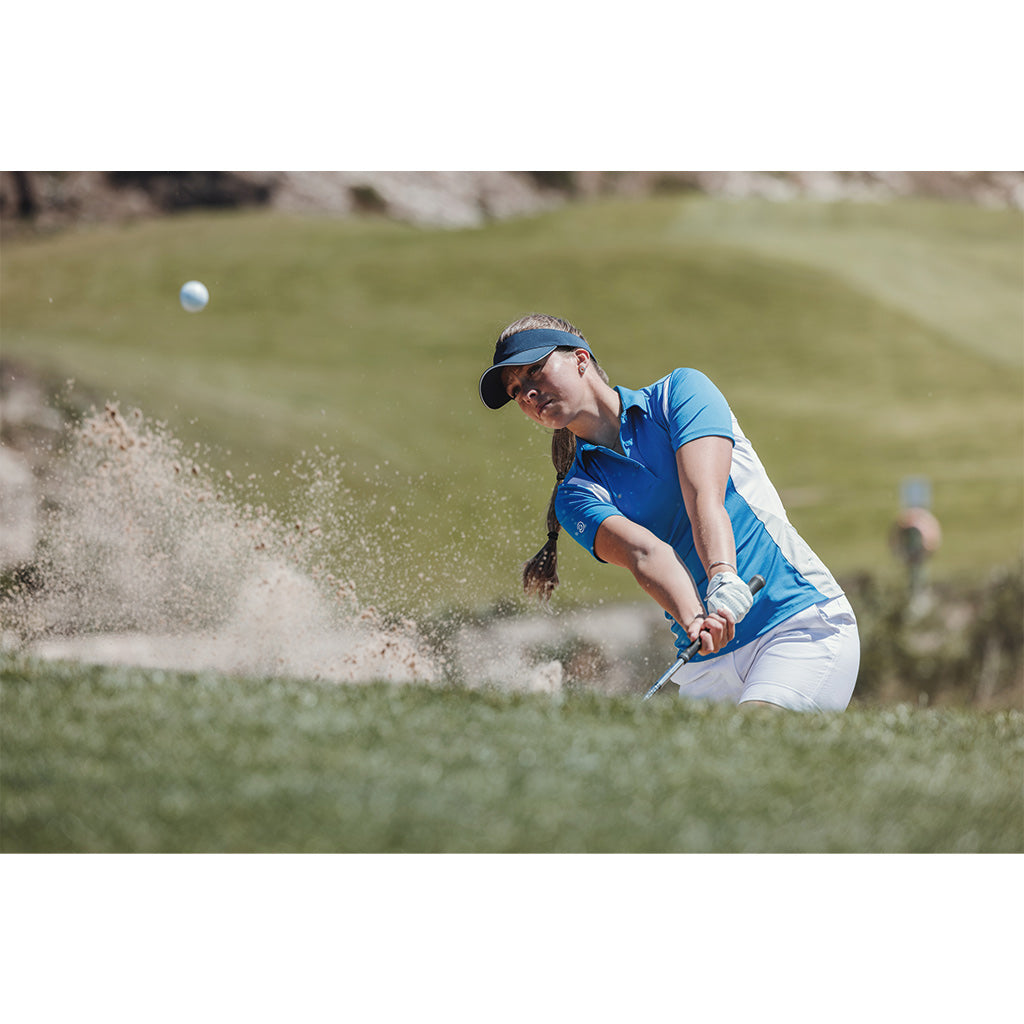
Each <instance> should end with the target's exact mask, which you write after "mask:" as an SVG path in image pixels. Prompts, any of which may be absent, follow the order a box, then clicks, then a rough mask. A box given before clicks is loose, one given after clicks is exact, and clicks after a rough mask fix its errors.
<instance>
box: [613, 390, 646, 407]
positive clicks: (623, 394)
mask: <svg viewBox="0 0 1024 1024" xmlns="http://www.w3.org/2000/svg"><path fill="white" fill-rule="evenodd" d="M615 390H616V391H617V392H618V393H619V397H620V398H621V399H622V412H623V414H625V413H627V412H629V410H630V409H633V408H637V409H642V410H643V411H644V412H645V413H649V412H650V411H651V405H650V397H649V396H648V394H647V392H646V391H630V389H629V388H624V387H621V386H617V387H616V388H615Z"/></svg>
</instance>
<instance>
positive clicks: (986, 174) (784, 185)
mask: <svg viewBox="0 0 1024 1024" xmlns="http://www.w3.org/2000/svg"><path fill="white" fill-rule="evenodd" d="M665 191H677V192H684V191H696V192H701V193H706V194H709V195H716V196H725V197H735V198H742V197H747V196H757V197H762V198H767V199H773V200H787V199H796V198H801V197H803V198H809V199H815V200H821V201H836V200H842V199H845V200H852V201H867V202H884V201H886V200H889V199H893V198H899V197H907V196H920V197H929V198H938V199H944V200H949V201H955V202H966V203H976V204H981V205H986V206H1000V207H1011V208H1015V209H1024V172H1021V171H4V172H0V218H2V220H3V223H4V227H5V229H9V228H11V227H13V226H24V227H31V228H35V229H40V230H47V229H55V228H61V227H66V226H68V225H70V224H73V223H78V222H96V221H111V220H113V221H117V220H129V219H134V218H140V217H153V216H160V215H164V214H173V213H176V212H179V211H182V210H188V209H194V208H197V207H220V208H230V207H252V206H264V207H269V208H272V209H279V210H287V211H291V212H303V213H318V214H324V215H329V216H338V217H347V216H354V215H359V214H362V215H365V214H378V215H381V216H385V217H391V218H394V219H396V220H402V221H406V222H409V223H413V224H419V225H423V226H430V227H448V228H466V227H476V226H479V225H482V224H485V223H487V222H488V221H490V220H502V219H505V218H509V217H519V216H526V215H530V214H534V213H538V212H541V211H543V210H546V209H551V208H553V207H555V206H558V205H560V204H563V203H567V202H573V201H581V200H587V199H592V198H596V197H600V196H636V197H639V196H645V195H652V194H655V193H659V192H665Z"/></svg>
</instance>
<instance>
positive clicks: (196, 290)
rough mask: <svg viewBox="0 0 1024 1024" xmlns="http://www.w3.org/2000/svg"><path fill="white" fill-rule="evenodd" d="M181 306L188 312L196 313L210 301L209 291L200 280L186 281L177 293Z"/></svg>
mask: <svg viewBox="0 0 1024 1024" xmlns="http://www.w3.org/2000/svg"><path fill="white" fill-rule="evenodd" d="M178 297H179V298H180V299H181V308H182V309H184V310H187V311H188V312H189V313H198V312H199V311H200V310H201V309H204V308H205V306H206V304H207V303H208V302H209V301H210V293H209V292H208V291H207V290H206V285H205V284H203V282H202V281H186V282H185V283H184V284H183V285H182V286H181V291H180V292H179V293H178Z"/></svg>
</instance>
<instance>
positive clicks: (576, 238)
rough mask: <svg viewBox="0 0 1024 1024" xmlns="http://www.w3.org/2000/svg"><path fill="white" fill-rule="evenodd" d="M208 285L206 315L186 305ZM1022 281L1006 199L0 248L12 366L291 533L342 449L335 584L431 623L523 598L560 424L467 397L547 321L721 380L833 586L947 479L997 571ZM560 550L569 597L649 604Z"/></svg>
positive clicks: (170, 222)
mask: <svg viewBox="0 0 1024 1024" xmlns="http://www.w3.org/2000/svg"><path fill="white" fill-rule="evenodd" d="M898 268H903V269H902V271H900V272H897V271H898ZM193 278H197V279H201V280H203V281H204V282H205V283H206V284H207V285H208V287H209V288H210V291H211V299H210V304H209V306H208V307H207V308H206V309H205V310H204V311H203V312H202V313H200V314H187V313H184V312H183V311H182V310H181V308H180V306H179V305H178V299H177V292H178V288H179V287H180V285H181V284H182V282H184V281H185V280H188V279H193ZM1022 282H1024V269H1022V266H1021V215H1020V212H1019V211H1000V210H986V209H978V208H970V207H959V206H955V205H949V204H947V205H944V204H939V203H910V202H908V203H893V204H886V205H880V204H842V203H840V204H820V203H785V204H770V203H764V202H757V201H743V202H732V203H730V202H727V201H724V200H710V199H704V198H699V197H687V198H681V197H676V198H673V197H665V198H661V199H656V200H648V201H643V202H640V201H638V202H605V203H597V204H587V205H579V206H573V207H568V208H565V209H562V210H559V211H557V212H554V213H550V214H546V215H544V216H539V217H533V218H527V219H522V220H516V221H508V222H503V223H495V224H491V225H488V226H487V227H485V228H481V229H477V230H465V231H441V230H424V229H417V228H412V227H408V226H405V225H401V224H395V223H390V222H385V221H380V220H373V219H364V220H344V221H339V220H330V219H327V218H319V219H312V218H299V217H285V216H281V215H274V214H268V213H244V214H202V215H198V214H196V215H188V216H182V217H176V218H168V219H165V220H162V221H158V222H140V223H136V224H129V225H124V226H103V227H92V228H83V229H79V230H75V231H72V232H67V233H65V234H62V235H59V236H54V237H40V238H34V239H19V240H15V241H11V242H5V246H4V254H3V277H2V282H0V288H2V301H3V311H4V323H3V348H4V353H5V355H7V356H9V357H14V358H19V359H23V360H25V361H27V362H29V363H30V364H31V365H35V366H38V367H41V368H45V369H47V370H49V371H51V372H53V373H54V374H55V375H56V379H58V380H63V379H65V378H68V377H73V378H74V379H75V380H76V381H77V387H78V389H79V390H80V391H81V392H82V393H83V394H84V395H89V396H93V398H94V399H95V400H97V401H99V402H101V403H102V402H103V401H105V400H108V399H116V400H118V401H120V403H121V405H122V406H123V407H124V411H126V412H127V410H128V409H129V408H130V407H132V406H135V405H138V406H139V407H140V408H141V409H142V412H143V414H144V416H145V417H146V418H147V419H148V420H152V421H159V422H164V423H166V424H167V425H168V429H169V430H170V431H171V433H173V434H174V435H175V436H176V437H178V438H180V439H181V441H182V442H183V443H184V444H187V445H188V446H191V445H193V444H197V445H199V446H201V448H202V449H203V450H204V451H205V452H207V453H208V461H209V463H210V465H211V467H212V469H213V470H214V471H216V472H217V473H219V474H221V475H223V474H224V473H225V472H231V473H232V475H233V477H234V479H235V480H236V481H242V480H244V481H248V480H250V478H254V481H253V482H252V483H250V485H249V486H250V488H252V489H253V490H257V492H258V495H259V498H260V500H261V501H264V502H265V503H266V504H267V505H269V506H270V507H271V508H273V509H274V510H276V511H277V512H279V513H280V514H281V515H282V516H291V515H295V516H296V517H297V518H309V514H310V510H309V509H308V508H305V507H303V502H304V501H306V500H307V493H306V489H304V488H303V487H302V486H301V485H300V483H299V482H298V481H297V479H296V474H295V471H294V470H293V467H295V466H296V465H297V464H299V463H302V464H303V467H304V470H305V471H307V472H308V471H313V472H315V471H316V469H317V468H320V467H321V466H322V464H323V462H324V461H325V460H326V459H328V458H331V457H333V458H334V459H335V460H336V463H337V464H339V465H341V466H342V467H343V469H344V474H343V482H342V486H343V488H344V490H345V491H346V493H347V495H348V498H349V500H350V501H351V503H352V504H353V506H357V507H358V519H357V521H356V522H354V523H352V524H351V526H350V529H349V530H347V531H345V530H343V529H342V526H343V524H341V523H335V524H333V527H334V533H333V534H332V536H331V538H329V541H330V542H332V543H333V551H332V552H331V557H332V560H333V563H334V568H335V569H336V570H340V569H341V568H342V566H343V565H344V569H345V572H346V573H347V574H348V575H350V576H352V575H354V576H357V577H358V578H357V579H356V580H355V582H357V583H358V585H359V589H360V592H361V593H362V594H364V595H365V597H366V600H367V601H372V602H374V603H376V604H378V605H380V606H384V607H388V608H389V609H391V610H392V611H394V612H395V613H397V614H412V615H421V614H424V613H427V612H436V611H437V610H438V607H439V606H440V605H444V606H446V607H461V608H465V609H480V608H486V607H488V606H491V605H493V604H494V603H496V602H508V601H513V602H515V601H519V600H520V599H519V598H518V596H517V593H516V590H517V588H516V585H515V581H516V578H517V575H518V570H519V566H520V565H521V563H522V561H523V560H524V559H525V558H526V557H528V556H529V555H530V554H532V553H533V551H534V550H536V548H537V547H538V546H539V544H540V542H541V541H542V540H543V535H542V531H541V525H542V516H543V508H544V503H545V501H546V498H547V494H548V491H549V488H550V485H551V477H552V471H551V469H550V462H549V459H548V453H547V437H546V435H545V434H544V432H543V431H542V430H540V428H537V427H534V426H532V425H531V424H529V423H527V422H525V421H523V420H522V418H521V417H518V418H517V417H516V416H515V415H514V414H513V413H512V412H510V411H508V410H506V411H504V413H503V414H494V413H490V412H488V411H487V410H485V409H483V408H482V406H481V405H480V402H479V400H478V398H477V396H476V382H477V378H478V377H479V374H480V373H481V371H482V369H483V368H484V367H485V366H486V365H487V364H488V362H489V359H490V354H491V350H492V346H493V339H494V338H495V337H496V335H497V332H498V330H499V329H500V328H501V327H502V326H503V325H504V324H505V323H507V322H509V321H510V320H511V319H513V318H515V317H516V316H518V315H520V314H521V313H523V312H526V311H528V310H532V309H541V310H545V311H549V312H553V313H557V314H560V315H564V316H567V317H568V318H569V319H571V320H574V321H575V322H577V323H578V324H579V325H580V326H581V328H582V329H583V331H584V333H585V334H586V335H587V336H588V338H589V339H590V341H591V343H592V344H593V346H594V347H595V351H596V352H597V353H598V357H599V359H600V361H601V363H602V364H603V365H604V367H605V368H606V369H607V370H608V372H609V374H610V376H611V379H612V382H613V383H622V384H625V385H626V386H629V387H635V386H638V385H640V384H642V383H646V382H648V381H650V380H654V379H656V378H658V377H660V376H661V375H663V374H664V373H666V372H668V370H670V369H671V368H673V367H674V366H679V365H693V366H696V367H698V368H699V369H702V370H704V371H705V372H707V373H708V374H709V375H710V376H711V377H712V379H713V380H715V381H716V383H718V384H719V385H720V387H721V388H722V390H723V392H724V393H725V395H726V397H727V398H728V399H729V400H730V402H731V404H732V405H733V408H734V410H735V411H736V414H737V416H738V418H739V421H740V423H741V425H742V427H743V429H744V431H745V433H746V434H747V435H748V436H749V437H750V438H751V440H752V442H753V444H754V446H755V448H756V449H757V451H758V453H759V455H760V457H761V459H762V461H763V462H764V464H765V466H766V467H767V469H768V472H769V474H770V475H771V477H772V479H773V480H774V482H775V483H776V485H777V486H778V488H779V490H780V492H781V494H782V497H783V500H784V502H785V503H786V506H787V510H788V511H789V514H790V517H791V519H792V520H793V522H794V524H795V525H796V527H797V529H798V530H799V531H800V532H801V534H802V535H803V536H804V537H805V538H806V539H807V540H808V542H809V543H810V544H811V546H812V547H813V548H814V549H815V550H816V551H817V552H818V553H819V554H820V555H821V557H822V558H823V560H824V561H825V562H826V564H827V565H829V566H830V567H831V568H832V569H833V571H834V572H835V573H836V574H837V575H838V576H839V577H840V578H842V577H844V576H847V575H850V574H859V573H865V572H867V573H871V574H873V575H878V576H881V577H888V578H894V577H895V576H896V575H897V574H898V573H899V572H900V568H899V566H898V565H897V564H896V563H895V562H894V560H893V559H892V557H891V555H890V553H889V550H888V545H887V536H888V531H889V528H890V526H891V524H892V520H893V518H894V516H895V515H896V513H897V512H898V511H899V501H900V483H901V481H902V480H903V479H904V478H905V477H907V476H924V477H927V478H928V479H929V480H930V481H931V484H932V490H933V504H934V511H935V513H936V515H937V516H938V517H939V520H940V522H941V523H942V526H943V530H944V541H943V546H942V549H941V551H940V553H939V555H938V557H937V558H936V559H935V560H934V564H933V567H932V571H933V573H934V575H935V577H936V578H937V579H942V578H947V579H977V578H978V576H979V573H980V574H984V572H986V571H987V570H988V569H990V568H993V567H999V566H1003V565H1006V564H1012V563H1013V562H1014V561H1015V560H1016V559H1018V558H1019V557H1020V555H1021V552H1022V551H1024V542H1022V527H1021V523H1022V521H1024V471H1022V468H1021V456H1022V442H1021V438H1022V436H1024V409H1022V403H1021V394H1022V391H1024V376H1022V364H1024V351H1022V350H1024V345H1022V341H1021V339H1022V324H1021V311H1020V303H1019V301H1018V300H1019V296H1020V294H1021V290H1022V287H1024V283H1022ZM979 524H981V525H982V528H979ZM354 538H360V539H364V538H369V543H370V547H371V548H374V549H376V548H380V549H381V555H380V556H378V555H377V553H376V550H375V551H374V555H373V557H366V558H363V557H362V556H361V552H360V548H361V544H360V543H359V540H354ZM563 547H564V548H565V551H564V553H563V559H564V564H565V570H566V571H565V572H564V574H563V578H564V580H565V585H564V586H563V587H562V588H561V589H560V590H559V593H558V595H557V597H556V599H555V600H556V607H579V606H582V605H587V604H592V603H594V602H595V601H598V600H604V601H609V600H634V599H636V598H637V592H636V589H635V585H634V584H633V582H632V580H631V579H629V578H628V577H627V576H626V574H623V573H616V572H611V571H607V570H603V569H602V567H599V566H597V565H596V564H594V563H593V561H592V560H591V559H590V558H589V557H588V556H587V555H586V554H585V553H584V552H582V551H577V550H575V547H576V546H575V545H564V546H563ZM389 552H395V553H396V554H397V555H398V557H397V558H396V557H389V554H388V553H389ZM382 558H383V560H384V561H385V562H386V563H387V571H381V561H382Z"/></svg>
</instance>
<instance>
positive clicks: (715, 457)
mask: <svg viewBox="0 0 1024 1024" xmlns="http://www.w3.org/2000/svg"><path fill="white" fill-rule="evenodd" d="M676 467H677V469H678V470H679V487H680V489H681V490H682V492H683V502H684V503H685V505H686V514H687V516H689V518H690V525H691V526H692V527H693V541H694V544H695V545H696V547H697V555H698V556H699V558H700V561H701V564H702V565H703V566H704V568H705V570H712V571H710V572H709V573H708V575H709V576H713V575H714V570H715V569H719V570H721V569H732V571H733V572H735V571H736V540H735V538H734V537H733V533H732V523H731V522H730V520H729V514H728V513H727V512H726V511H725V489H726V485H727V484H728V483H729V472H730V470H731V469H732V441H730V440H729V438H727V437H698V438H697V439H696V440H693V441H688V442H687V443H686V444H684V445H683V446H682V448H680V449H679V450H678V451H677V452H676ZM714 562H725V563H727V564H726V565H723V566H718V565H714V566H713V565H712V563H714Z"/></svg>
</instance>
